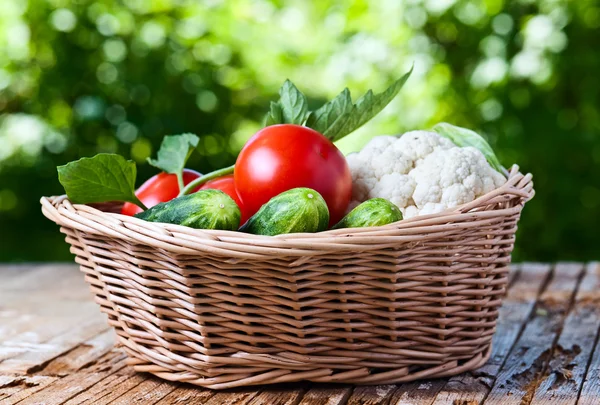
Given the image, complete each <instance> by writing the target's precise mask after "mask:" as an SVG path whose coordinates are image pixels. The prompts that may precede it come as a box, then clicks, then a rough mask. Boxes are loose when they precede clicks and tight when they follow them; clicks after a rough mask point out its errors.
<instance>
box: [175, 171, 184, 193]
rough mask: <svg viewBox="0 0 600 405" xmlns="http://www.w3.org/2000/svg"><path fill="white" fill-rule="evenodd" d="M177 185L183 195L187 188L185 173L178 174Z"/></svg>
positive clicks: (179, 172)
mask: <svg viewBox="0 0 600 405" xmlns="http://www.w3.org/2000/svg"><path fill="white" fill-rule="evenodd" d="M176 175H177V185H179V193H181V192H182V191H183V189H184V187H185V185H184V184H183V171H178V172H177V174H176Z"/></svg>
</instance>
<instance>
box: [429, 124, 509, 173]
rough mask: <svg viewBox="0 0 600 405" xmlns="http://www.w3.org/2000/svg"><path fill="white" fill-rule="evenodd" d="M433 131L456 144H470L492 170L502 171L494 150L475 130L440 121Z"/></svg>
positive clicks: (461, 145)
mask: <svg viewBox="0 0 600 405" xmlns="http://www.w3.org/2000/svg"><path fill="white" fill-rule="evenodd" d="M432 129H433V131H434V132H437V133H438V134H439V135H440V136H443V137H444V138H448V139H449V140H451V141H452V142H453V143H454V144H455V145H456V146H460V147H463V146H472V147H474V148H477V149H479V151H480V152H481V153H483V156H485V158H486V160H487V161H488V163H489V164H490V166H492V167H493V168H494V170H496V171H498V172H500V173H502V172H503V167H502V165H501V164H500V161H499V160H498V158H497V157H496V154H495V153H494V150H493V149H492V147H491V146H490V144H489V143H487V141H486V140H485V139H483V137H482V136H481V135H479V134H478V133H477V132H474V131H471V130H470V129H467V128H461V127H457V126H455V125H452V124H448V123H446V122H441V123H439V124H436V125H435V126H434V127H433V128H432Z"/></svg>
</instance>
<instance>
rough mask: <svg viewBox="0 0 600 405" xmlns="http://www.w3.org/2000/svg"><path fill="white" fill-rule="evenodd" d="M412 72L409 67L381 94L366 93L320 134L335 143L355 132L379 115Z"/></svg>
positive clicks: (330, 122)
mask: <svg viewBox="0 0 600 405" xmlns="http://www.w3.org/2000/svg"><path fill="white" fill-rule="evenodd" d="M412 71H413V68H412V67H411V68H410V70H409V71H408V72H407V73H406V74H405V75H404V76H402V77H401V78H400V79H398V80H396V81H395V82H394V83H393V84H392V85H391V86H390V87H388V88H387V89H386V90H385V91H383V92H381V93H378V94H374V93H373V91H372V90H369V91H367V92H366V93H365V95H364V96H362V97H361V98H359V99H358V100H357V101H356V104H354V106H353V108H352V109H351V110H346V112H345V113H343V114H341V115H339V116H338V117H337V118H336V119H335V120H333V121H329V122H328V124H329V125H328V126H327V128H324V129H322V131H320V132H321V133H323V135H325V136H326V137H327V138H329V139H330V140H332V141H334V142H335V141H337V140H339V139H341V138H343V137H345V136H346V135H348V134H350V133H352V132H354V131H356V130H357V129H358V128H360V127H361V126H363V125H364V124H366V123H367V122H368V121H370V120H371V119H372V118H373V117H375V116H376V115H377V114H379V113H380V112H381V111H382V110H383V109H384V108H385V107H386V106H387V105H388V104H389V103H390V102H391V101H392V100H393V99H394V97H396V95H397V94H398V93H399V92H400V89H401V88H402V86H404V83H406V81H407V80H408V78H409V76H410V74H411V73H412ZM338 97H339V96H338ZM345 108H346V109H347V108H348V107H345Z"/></svg>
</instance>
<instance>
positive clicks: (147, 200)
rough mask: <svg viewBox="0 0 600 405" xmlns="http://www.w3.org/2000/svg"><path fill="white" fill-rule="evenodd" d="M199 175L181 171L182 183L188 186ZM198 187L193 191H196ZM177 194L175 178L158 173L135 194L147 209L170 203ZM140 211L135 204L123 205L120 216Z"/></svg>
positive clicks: (194, 172) (177, 188) (195, 172)
mask: <svg viewBox="0 0 600 405" xmlns="http://www.w3.org/2000/svg"><path fill="white" fill-rule="evenodd" d="M200 176H201V174H200V173H198V172H197V171H195V170H190V169H183V183H184V184H188V183H190V182H191V181H192V180H194V179H197V178H198V177H200ZM199 189H200V187H198V188H196V189H195V190H194V191H198V190H199ZM178 194H179V184H177V176H175V175H174V174H168V173H159V174H157V175H155V176H152V177H150V178H149V179H148V180H146V181H145V182H144V184H142V185H141V186H140V188H138V189H137V190H136V192H135V195H136V196H137V198H139V199H140V201H141V202H143V203H144V205H145V206H146V207H148V208H150V207H154V206H155V205H156V204H158V203H161V202H167V201H171V200H172V199H173V198H175V197H177V195H178ZM138 212H142V209H141V208H140V207H138V206H137V205H135V204H132V203H125V204H124V205H123V208H122V209H121V214H123V215H130V216H133V215H135V214H137V213H138Z"/></svg>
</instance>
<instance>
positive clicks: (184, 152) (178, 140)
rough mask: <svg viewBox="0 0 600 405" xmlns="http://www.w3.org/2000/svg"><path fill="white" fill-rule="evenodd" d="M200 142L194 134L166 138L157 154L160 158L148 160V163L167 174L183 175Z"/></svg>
mask: <svg viewBox="0 0 600 405" xmlns="http://www.w3.org/2000/svg"><path fill="white" fill-rule="evenodd" d="M198 141H199V138H198V137H197V136H196V135H194V134H181V135H168V136H165V137H164V138H163V141H162V143H161V145H160V149H159V150H158V153H157V157H158V158H157V159H150V158H148V163H150V164H151V165H152V166H154V167H156V168H158V169H160V170H162V171H164V172H166V173H174V174H181V173H182V172H183V168H184V167H185V162H187V160H188V158H189V157H190V155H191V154H192V152H193V150H194V149H195V148H196V146H198Z"/></svg>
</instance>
